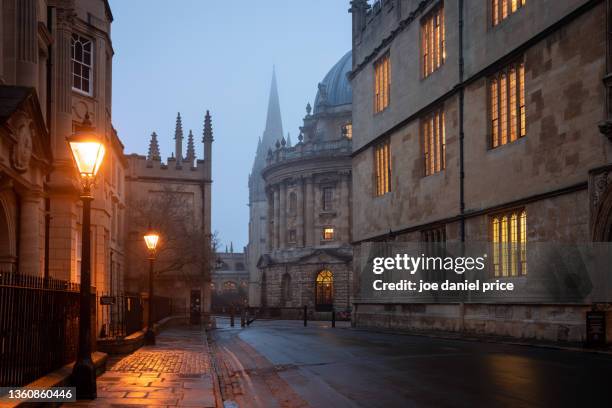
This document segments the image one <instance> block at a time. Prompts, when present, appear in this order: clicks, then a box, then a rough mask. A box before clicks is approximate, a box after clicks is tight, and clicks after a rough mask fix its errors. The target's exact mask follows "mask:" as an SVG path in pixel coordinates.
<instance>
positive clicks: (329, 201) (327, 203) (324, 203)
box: [321, 186, 334, 211]
mask: <svg viewBox="0 0 612 408" xmlns="http://www.w3.org/2000/svg"><path fill="white" fill-rule="evenodd" d="M327 193H329V197H327ZM321 209H322V210H323V211H333V209H334V187H331V186H325V187H322V188H321Z"/></svg>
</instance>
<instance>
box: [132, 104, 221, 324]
mask: <svg viewBox="0 0 612 408" xmlns="http://www.w3.org/2000/svg"><path fill="white" fill-rule="evenodd" d="M184 138H185V137H184V134H183V125H182V119H181V116H180V114H179V115H178V117H177V119H176V130H175V135H174V140H175V151H174V153H173V154H172V156H171V157H169V158H168V159H167V160H166V162H165V163H164V162H163V161H162V160H161V154H160V148H159V142H158V140H157V134H156V133H155V132H153V134H152V135H151V141H150V144H149V152H148V154H147V156H142V155H138V154H130V155H128V156H127V162H128V172H127V175H126V190H127V194H128V197H129V200H128V205H127V209H128V214H127V217H128V222H127V226H126V239H127V243H126V251H127V253H128V269H127V272H126V274H125V285H126V290H127V291H129V292H137V293H145V292H148V280H147V279H148V274H149V267H148V260H147V259H148V253H147V249H146V247H145V244H144V241H143V236H144V234H145V233H146V231H147V230H149V229H153V230H155V231H157V232H158V233H159V234H160V243H159V249H158V253H157V259H156V262H155V275H154V294H155V295H159V296H165V297H169V298H171V299H172V300H173V308H174V311H175V312H176V313H181V312H184V311H186V310H191V311H194V310H197V311H199V313H201V315H202V316H204V317H207V316H208V313H209V312H210V282H211V280H210V279H211V275H210V272H211V262H212V251H211V195H210V194H211V184H212V179H211V175H212V166H211V165H212V142H213V130H212V119H211V116H210V114H209V112H208V111H207V112H206V115H205V117H204V128H203V132H202V139H201V141H202V144H203V151H204V158H203V159H198V158H197V157H196V150H195V141H194V135H193V132H192V131H189V135H188V137H187V146H186V150H185V149H184V148H183V141H184ZM194 308H195V309H194Z"/></svg>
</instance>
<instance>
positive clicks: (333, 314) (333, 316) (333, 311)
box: [332, 309, 336, 327]
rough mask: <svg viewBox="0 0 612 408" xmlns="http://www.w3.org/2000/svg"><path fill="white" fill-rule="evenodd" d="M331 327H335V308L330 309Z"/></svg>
mask: <svg viewBox="0 0 612 408" xmlns="http://www.w3.org/2000/svg"><path fill="white" fill-rule="evenodd" d="M332 327H336V310H335V309H332Z"/></svg>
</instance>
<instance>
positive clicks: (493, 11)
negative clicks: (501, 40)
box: [488, 0, 527, 29]
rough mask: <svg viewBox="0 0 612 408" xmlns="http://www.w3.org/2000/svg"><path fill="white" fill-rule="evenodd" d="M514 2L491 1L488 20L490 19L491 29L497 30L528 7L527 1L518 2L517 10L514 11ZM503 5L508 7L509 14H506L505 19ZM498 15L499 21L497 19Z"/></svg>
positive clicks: (519, 0)
mask: <svg viewBox="0 0 612 408" xmlns="http://www.w3.org/2000/svg"><path fill="white" fill-rule="evenodd" d="M512 2H513V0H490V1H489V4H488V7H489V13H488V15H489V17H488V18H489V27H490V28H493V29H496V28H497V27H499V26H500V25H502V24H503V23H504V22H505V21H507V20H508V19H510V18H511V17H512V16H514V15H516V14H517V13H519V12H520V11H521V10H523V9H524V8H525V7H527V0H516V2H517V7H516V10H514V11H512ZM503 3H506V4H507V5H508V9H507V12H508V13H507V14H506V16H505V17H503V9H502V4H503ZM496 15H497V18H498V19H499V20H497V19H496Z"/></svg>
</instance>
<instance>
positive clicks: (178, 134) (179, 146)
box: [174, 112, 183, 166]
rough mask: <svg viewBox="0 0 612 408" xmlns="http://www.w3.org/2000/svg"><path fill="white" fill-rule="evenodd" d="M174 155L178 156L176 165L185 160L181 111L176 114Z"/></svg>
mask: <svg viewBox="0 0 612 408" xmlns="http://www.w3.org/2000/svg"><path fill="white" fill-rule="evenodd" d="M174 140H175V148H174V157H175V158H176V165H177V166H179V165H180V164H181V162H182V161H183V122H182V121H181V113H180V112H179V113H178V114H177V116H176V128H175V129H174Z"/></svg>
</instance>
